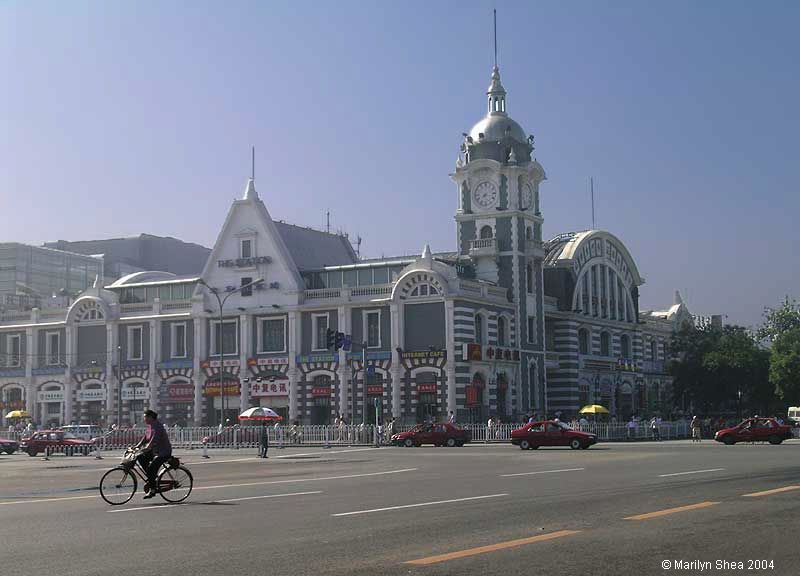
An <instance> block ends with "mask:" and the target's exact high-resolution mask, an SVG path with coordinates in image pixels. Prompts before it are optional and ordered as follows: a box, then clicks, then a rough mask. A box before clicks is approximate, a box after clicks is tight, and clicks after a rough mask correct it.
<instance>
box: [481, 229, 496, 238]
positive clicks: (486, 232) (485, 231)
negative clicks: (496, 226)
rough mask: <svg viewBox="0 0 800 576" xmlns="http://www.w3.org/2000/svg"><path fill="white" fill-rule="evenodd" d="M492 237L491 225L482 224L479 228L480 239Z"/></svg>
mask: <svg viewBox="0 0 800 576" xmlns="http://www.w3.org/2000/svg"><path fill="white" fill-rule="evenodd" d="M493 237H494V232H493V231H492V227H491V226H483V227H482V228H481V239H482V240H483V239H486V238H493Z"/></svg>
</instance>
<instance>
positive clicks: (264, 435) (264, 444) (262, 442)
mask: <svg viewBox="0 0 800 576" xmlns="http://www.w3.org/2000/svg"><path fill="white" fill-rule="evenodd" d="M258 445H259V447H260V448H261V450H260V452H259V458H267V450H269V430H267V425H266V423H262V424H261V437H260V438H259V441H258Z"/></svg>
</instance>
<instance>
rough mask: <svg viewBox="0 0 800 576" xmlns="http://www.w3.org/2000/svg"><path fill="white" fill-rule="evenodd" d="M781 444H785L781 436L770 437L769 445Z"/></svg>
mask: <svg viewBox="0 0 800 576" xmlns="http://www.w3.org/2000/svg"><path fill="white" fill-rule="evenodd" d="M781 442H783V438H781V437H780V436H770V437H769V443H770V444H780V443H781Z"/></svg>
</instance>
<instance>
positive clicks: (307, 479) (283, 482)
mask: <svg viewBox="0 0 800 576" xmlns="http://www.w3.org/2000/svg"><path fill="white" fill-rule="evenodd" d="M415 470H419V468H404V469H402V470H386V471H384V472H368V473H365V474H347V475H345V476H325V477H322V478H296V479H294V480H269V481H265V482H246V483H243V484H220V485H217V486H195V487H194V490H195V491H197V490H214V489H216V488H239V487H242V486H264V485H267V484H293V483H295V482H316V481H322V480H346V479H348V478H363V477H366V476H385V475H386V474H400V473H401V472H414V471H415ZM88 498H99V494H95V495H94V496H66V497H64V498H43V499H41V500H12V501H11V502H0V506H10V505H12V504H39V503H40V502H60V501H62V500H86V499H88ZM161 507H162V508H163V507H164V506H161ZM150 508H153V506H150Z"/></svg>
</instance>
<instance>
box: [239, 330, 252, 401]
mask: <svg viewBox="0 0 800 576" xmlns="http://www.w3.org/2000/svg"><path fill="white" fill-rule="evenodd" d="M239 324H240V326H241V336H242V338H241V346H239V384H240V386H241V388H240V393H239V413H240V414H241V413H242V412H243V411H244V410H247V409H248V408H249V407H250V384H249V383H245V382H242V380H244V379H245V378H248V377H249V376H250V369H249V367H248V366H247V357H248V356H249V355H250V351H251V350H252V349H253V345H252V343H251V340H252V330H251V328H250V316H249V315H248V314H240V315H239Z"/></svg>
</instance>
